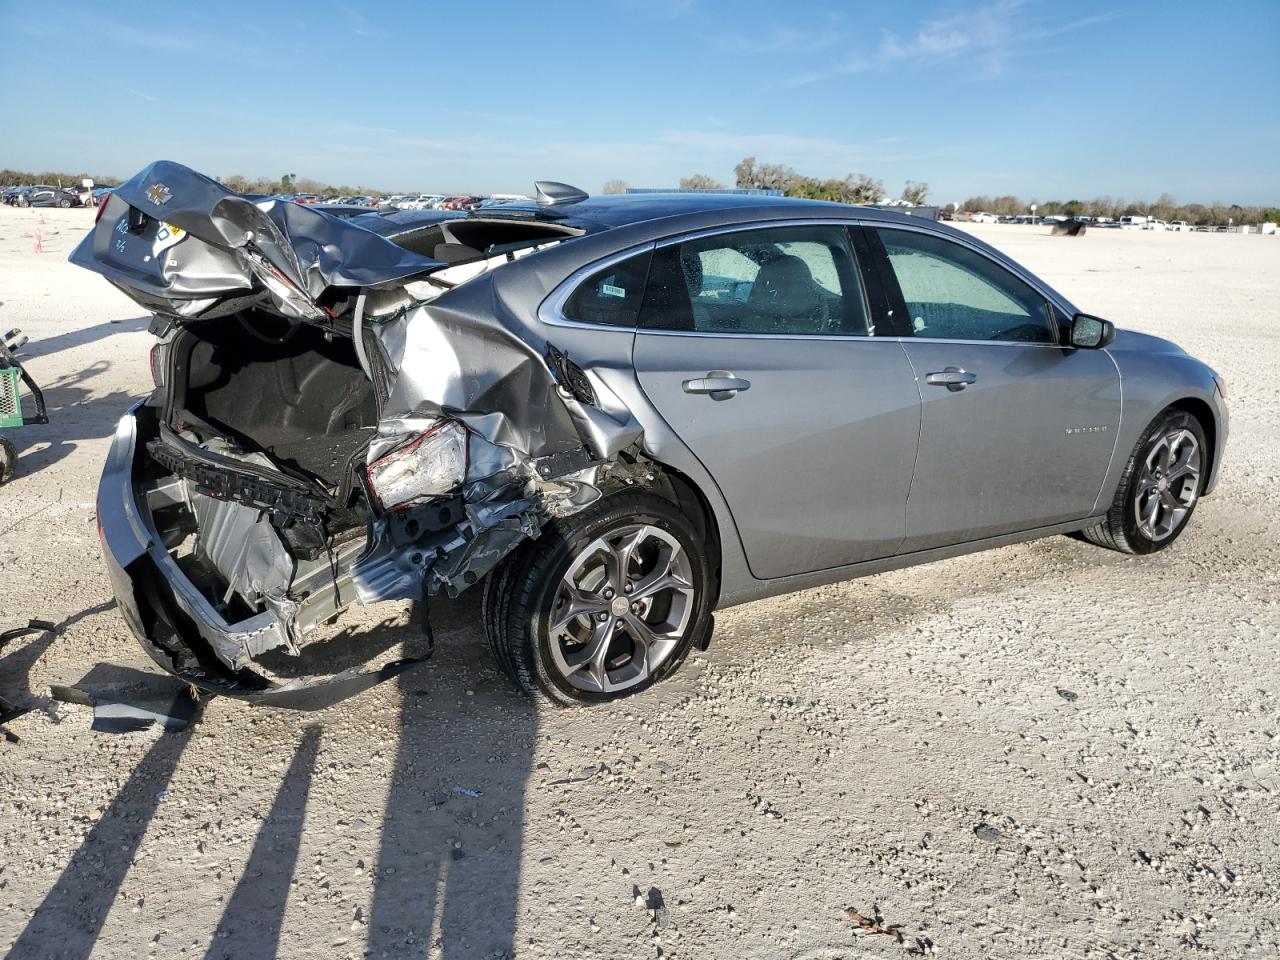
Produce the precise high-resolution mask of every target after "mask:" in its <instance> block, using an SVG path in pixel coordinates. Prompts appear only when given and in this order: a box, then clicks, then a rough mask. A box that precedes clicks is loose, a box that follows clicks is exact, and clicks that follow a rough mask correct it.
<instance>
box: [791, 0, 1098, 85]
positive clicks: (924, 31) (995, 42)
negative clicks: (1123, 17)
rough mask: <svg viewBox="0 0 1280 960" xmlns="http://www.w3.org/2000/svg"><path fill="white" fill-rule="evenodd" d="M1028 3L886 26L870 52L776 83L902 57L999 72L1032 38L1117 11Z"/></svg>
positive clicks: (1011, 1) (1009, 2)
mask: <svg viewBox="0 0 1280 960" xmlns="http://www.w3.org/2000/svg"><path fill="white" fill-rule="evenodd" d="M1026 9H1027V7H1026V2H1025V0H996V2H994V3H990V4H988V5H986V6H981V7H975V8H973V9H970V10H967V11H965V12H964V13H958V14H955V15H953V16H949V17H943V18H939V19H932V20H924V21H921V23H920V24H919V25H918V27H917V28H916V31H915V33H914V34H912V35H910V36H907V37H899V36H898V35H897V34H894V33H892V32H889V31H885V32H884V34H883V36H882V38H881V40H880V45H879V47H878V48H877V49H876V51H875V52H874V54H872V55H869V56H851V57H849V58H848V59H846V60H844V61H843V62H841V63H838V64H836V65H834V66H830V67H826V68H823V69H821V70H810V71H807V72H804V73H800V74H796V75H794V76H791V77H788V78H785V79H783V80H782V81H781V83H780V84H777V85H778V86H781V87H784V88H794V87H801V86H806V85H808V84H812V83H817V82H818V81H821V80H826V79H831V78H834V77H838V76H846V75H849V74H853V73H861V72H864V71H867V70H875V69H881V70H883V69H890V68H893V67H896V66H898V65H900V64H903V63H906V62H911V63H925V64H928V63H937V62H940V61H952V60H957V59H960V58H964V59H965V60H966V61H969V62H972V63H975V64H977V65H978V66H979V67H980V68H981V72H982V73H983V74H985V75H987V76H997V75H999V74H1001V73H1003V72H1004V71H1005V69H1006V68H1007V66H1008V63H1009V61H1010V60H1011V59H1012V58H1013V57H1015V56H1019V55H1022V54H1023V53H1025V51H1026V48H1027V47H1028V46H1029V45H1031V44H1034V43H1037V42H1039V41H1043V40H1046V39H1049V38H1051V37H1056V36H1060V35H1062V34H1065V33H1070V32H1072V31H1074V30H1079V29H1081V28H1083V27H1087V26H1091V25H1093V24H1096V23H1103V22H1105V21H1108V20H1113V19H1115V18H1116V17H1118V16H1120V12H1119V11H1114V10H1112V11H1107V12H1104V13H1099V14H1094V15H1092V16H1088V17H1080V18H1077V19H1075V20H1068V21H1062V22H1050V21H1043V20H1042V21H1033V20H1030V19H1028V18H1027V17H1026V16H1025V15H1024V10H1026Z"/></svg>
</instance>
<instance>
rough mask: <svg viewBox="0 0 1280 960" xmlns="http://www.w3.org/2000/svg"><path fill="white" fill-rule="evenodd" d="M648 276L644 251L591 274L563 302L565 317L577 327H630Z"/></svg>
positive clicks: (647, 263) (634, 318) (646, 254)
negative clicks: (578, 325) (577, 323)
mask: <svg viewBox="0 0 1280 960" xmlns="http://www.w3.org/2000/svg"><path fill="white" fill-rule="evenodd" d="M648 272H649V251H647V250H646V251H645V252H644V253H638V254H636V255H635V256H634V257H628V258H627V259H626V260H620V261H619V262H617V263H615V264H613V265H612V266H609V267H605V268H604V269H603V270H600V271H599V272H597V273H593V274H592V275H591V276H589V277H587V279H586V280H584V281H582V283H580V284H578V288H577V289H576V290H574V291H573V293H572V294H571V295H570V297H569V299H568V300H567V301H565V305H564V315H565V317H566V318H567V319H569V320H577V321H578V322H579V323H605V324H609V325H610V326H615V327H634V326H635V325H636V314H637V313H639V311H640V299H641V297H642V296H643V295H644V281H645V276H646V275H647V274H648Z"/></svg>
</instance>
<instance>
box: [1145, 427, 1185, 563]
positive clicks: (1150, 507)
mask: <svg viewBox="0 0 1280 960" xmlns="http://www.w3.org/2000/svg"><path fill="white" fill-rule="evenodd" d="M1133 496H1134V503H1133V506H1134V513H1135V515H1136V516H1137V525H1138V530H1139V532H1140V533H1141V534H1142V535H1143V536H1144V537H1146V538H1147V539H1149V540H1151V541H1153V542H1159V541H1161V540H1167V539H1169V537H1171V536H1173V534H1174V533H1175V532H1176V531H1177V530H1179V529H1180V528H1181V527H1182V524H1183V522H1184V521H1185V520H1186V519H1187V514H1189V513H1190V512H1191V508H1192V507H1194V506H1195V505H1196V499H1197V498H1198V497H1199V496H1200V441H1198V440H1197V439H1196V437H1195V435H1194V434H1193V433H1192V432H1191V431H1190V430H1188V429H1186V428H1185V427H1177V428H1175V429H1173V430H1172V431H1170V432H1168V433H1165V434H1162V435H1161V436H1160V437H1158V438H1157V440H1156V441H1155V443H1154V444H1152V446H1151V450H1150V452H1149V453H1148V454H1147V456H1146V458H1145V459H1144V460H1143V463H1142V470H1141V472H1140V473H1139V474H1138V482H1137V485H1136V490H1135V492H1134V495H1133Z"/></svg>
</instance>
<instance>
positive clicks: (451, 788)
mask: <svg viewBox="0 0 1280 960" xmlns="http://www.w3.org/2000/svg"><path fill="white" fill-rule="evenodd" d="M482 592H483V591H482V590H478V589H477V590H472V591H468V592H467V593H465V594H463V596H462V597H461V598H460V599H459V600H456V601H453V602H446V601H442V600H433V601H432V611H431V620H432V624H433V626H434V628H435V634H436V641H437V647H436V653H435V656H434V658H433V660H432V661H431V662H430V663H428V664H423V665H419V666H417V667H415V668H414V669H412V670H410V671H408V672H406V673H404V674H402V675H401V676H400V677H399V678H398V679H397V682H398V684H399V688H400V690H399V692H400V739H399V741H398V743H397V745H396V758H395V763H394V766H393V767H392V773H391V783H390V785H389V787H388V790H387V799H386V807H385V809H384V813H383V819H382V833H381V836H380V838H379V848H378V854H377V860H376V863H375V873H374V888H373V897H372V901H371V903H370V909H369V915H368V931H367V938H368V942H367V946H366V954H365V955H366V956H368V957H379V958H380V957H391V958H399V957H421V956H424V955H426V954H427V953H429V952H432V951H434V953H433V955H438V956H440V957H442V958H455V957H456V958H464V957H465V958H468V960H471V958H490V957H509V956H512V955H514V954H515V952H516V950H515V937H516V921H517V912H516V911H517V905H518V904H517V892H518V889H519V879H520V854H521V847H522V842H523V827H524V795H525V785H526V781H527V779H528V776H529V773H530V766H531V758H532V755H533V748H534V744H535V740H536V737H537V729H538V719H537V710H536V709H535V707H534V706H533V704H531V703H530V702H529V701H528V700H526V699H524V698H523V697H521V696H520V695H519V693H518V692H516V691H515V689H514V688H513V687H512V686H511V684H510V683H509V681H507V680H506V678H505V677H503V676H501V674H499V673H498V671H497V670H496V669H495V668H494V666H493V665H492V660H491V659H490V657H489V651H488V646H487V644H486V642H485V640H484V638H483V634H482V632H481V629H480V626H479V624H480V599H481V594H482Z"/></svg>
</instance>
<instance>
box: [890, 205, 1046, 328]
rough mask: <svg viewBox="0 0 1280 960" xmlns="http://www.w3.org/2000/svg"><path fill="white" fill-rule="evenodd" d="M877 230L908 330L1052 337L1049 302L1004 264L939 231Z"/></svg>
mask: <svg viewBox="0 0 1280 960" xmlns="http://www.w3.org/2000/svg"><path fill="white" fill-rule="evenodd" d="M879 233H880V239H881V240H882V241H883V242H884V248H885V252H886V253H887V254H888V256H889V263H890V264H891V265H892V266H893V273H894V276H895V277H897V279H898V287H899V288H900V289H901V290H902V299H903V300H905V301H906V305H907V315H908V316H909V317H910V318H911V328H912V335H913V336H915V337H917V338H921V339H925V338H927V339H933V340H1006V341H1008V340H1012V341H1022V342H1031V343H1056V342H1057V326H1056V323H1055V321H1054V318H1053V314H1052V313H1051V311H1050V308H1049V304H1048V302H1047V301H1046V300H1045V299H1044V297H1042V296H1040V294H1039V293H1037V292H1036V291H1035V290H1034V289H1032V288H1031V287H1030V286H1028V285H1027V284H1026V283H1024V282H1023V281H1022V280H1020V279H1019V278H1018V277H1016V276H1014V275H1013V274H1012V273H1010V272H1009V271H1008V270H1006V269H1004V267H1002V266H1000V265H999V264H997V263H995V262H994V261H992V260H990V259H988V258H987V257H984V256H983V255H982V254H980V253H976V252H975V251H973V250H970V249H969V248H968V247H964V246H961V245H960V244H958V243H953V242H951V241H950V240H944V239H942V238H941V237H933V236H928V235H926V234H922V233H916V232H914V231H908V230H887V229H881V230H880V231H879Z"/></svg>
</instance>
